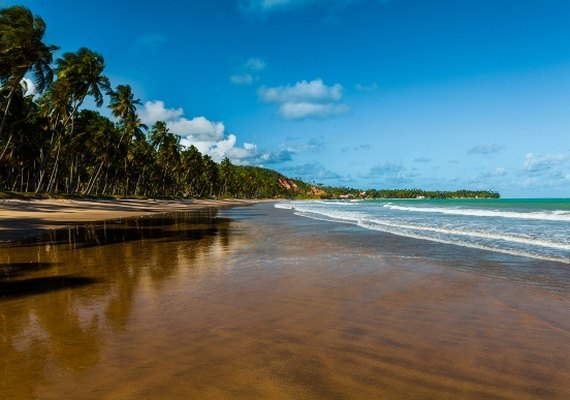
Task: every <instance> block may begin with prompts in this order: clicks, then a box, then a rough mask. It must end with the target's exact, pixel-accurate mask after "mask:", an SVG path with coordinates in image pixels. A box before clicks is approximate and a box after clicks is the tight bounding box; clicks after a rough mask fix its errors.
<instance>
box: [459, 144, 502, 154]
mask: <svg viewBox="0 0 570 400" xmlns="http://www.w3.org/2000/svg"><path fill="white" fill-rule="evenodd" d="M504 149H505V147H504V146H501V145H498V144H497V143H488V144H482V145H478V146H473V147H471V148H470V149H468V150H467V154H469V155H491V154H497V153H499V152H501V151H502V150H504Z"/></svg>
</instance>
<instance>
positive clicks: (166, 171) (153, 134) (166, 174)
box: [150, 121, 181, 192]
mask: <svg viewBox="0 0 570 400" xmlns="http://www.w3.org/2000/svg"><path fill="white" fill-rule="evenodd" d="M150 141H151V143H152V145H153V146H154V147H155V148H156V150H157V162H158V165H159V167H161V168H162V179H161V180H162V191H163V192H165V191H166V187H167V181H169V183H172V182H171V181H172V179H169V178H172V176H171V175H173V173H174V172H176V169H177V168H176V167H178V166H179V164H180V148H181V146H180V136H177V135H175V134H173V133H172V132H170V131H169V130H168V127H167V126H166V123H164V122H163V121H157V122H156V123H155V124H154V127H153V129H152V130H151V131H150Z"/></svg>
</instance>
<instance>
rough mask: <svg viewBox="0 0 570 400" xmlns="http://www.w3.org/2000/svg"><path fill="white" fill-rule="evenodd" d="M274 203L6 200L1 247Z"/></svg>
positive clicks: (1, 207)
mask: <svg viewBox="0 0 570 400" xmlns="http://www.w3.org/2000/svg"><path fill="white" fill-rule="evenodd" d="M270 201H274V200H269V199H223V200H218V199H191V200H155V199H148V200H139V199H118V200H98V199H97V200H92V199H89V200H75V199H73V200H72V199H32V200H20V199H3V200H0V244H2V243H11V242H15V241H18V240H21V239H25V238H27V237H30V236H34V235H37V234H40V233H42V232H44V231H47V230H52V229H59V228H63V227H66V226H71V225H76V224H83V223H89V222H97V221H105V220H112V219H123V218H133V217H143V216H149V215H153V214H162V213H170V212H188V211H198V210H202V209H206V208H222V207H224V208H225V207H236V206H244V205H251V204H255V203H261V202H270Z"/></svg>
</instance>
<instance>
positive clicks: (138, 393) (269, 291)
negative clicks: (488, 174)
mask: <svg viewBox="0 0 570 400" xmlns="http://www.w3.org/2000/svg"><path fill="white" fill-rule="evenodd" d="M567 275H568V274H567V273H566V272H565V270H564V269H562V268H561V267H560V265H558V264H556V263H546V262H535V261H533V260H531V261H528V260H527V261H521V259H519V258H516V257H512V258H510V256H505V255H500V258H497V255H496V254H494V253H485V252H480V251H477V250H474V249H459V250H458V248H457V246H448V245H443V244H439V243H431V242H424V241H420V240H414V239H408V238H401V237H398V236H392V235H388V234H384V233H380V232H371V231H366V230H363V229H360V228H358V227H354V226H347V225H337V224H334V223H330V222H322V221H313V220H309V219H304V218H301V217H297V216H295V215H293V213H292V212H291V211H289V210H278V209H274V208H273V205H271V204H261V205H256V206H253V207H239V208H234V209H230V210H222V211H220V212H216V211H213V210H210V211H207V212H200V213H193V214H184V213H182V214H174V215H164V216H160V217H155V218H138V219H132V220H123V221H110V222H108V223H105V224H100V225H88V226H85V227H83V228H74V229H69V230H65V231H60V232H58V233H56V234H52V235H49V236H48V237H44V238H42V242H41V243H39V244H38V243H34V242H33V241H30V242H28V243H23V244H22V245H21V246H17V247H9V248H8V247H3V248H0V295H1V296H2V298H1V299H0V338H1V340H0V354H1V355H2V357H1V358H0V398H6V399H26V398H41V399H60V398H77V399H101V398H103V399H155V398H161V399H177V398H214V399H215V398H232V399H234V398H237V399H239V398H244V399H246V398H247V399H250V398H271V399H298V398H315V399H317V398H319V399H335V398H339V399H341V398H342V399H351V398H354V399H367V398H389V399H410V398H421V399H457V398H462V399H489V398H493V399H544V398H549V399H566V398H570V387H569V386H570V385H568V384H567V382H569V381H570V318H569V317H570V311H569V310H570V308H569V305H570V302H569V301H568V300H569V295H568V292H567V291H566V288H567V287H568V281H569V279H568V276H567Z"/></svg>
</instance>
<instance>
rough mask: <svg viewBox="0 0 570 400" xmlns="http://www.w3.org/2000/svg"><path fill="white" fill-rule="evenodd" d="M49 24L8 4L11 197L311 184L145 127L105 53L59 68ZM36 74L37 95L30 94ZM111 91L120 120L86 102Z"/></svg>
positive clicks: (3, 66)
mask: <svg viewBox="0 0 570 400" xmlns="http://www.w3.org/2000/svg"><path fill="white" fill-rule="evenodd" d="M45 29H46V25H45V23H44V21H43V20H42V19H41V18H40V17H38V16H34V15H33V14H32V12H31V11H30V10H29V9H27V8H26V7H21V6H16V7H10V8H4V9H1V10H0V83H1V85H2V86H1V88H0V107H1V110H2V111H1V116H2V120H1V123H0V191H2V192H4V193H5V194H4V195H3V196H12V197H14V196H19V197H22V196H23V197H28V196H29V195H27V196H26V195H23V194H20V195H17V194H16V192H21V193H30V192H31V193H35V194H36V196H37V195H40V194H41V193H51V194H53V195H61V194H64V195H68V196H90V195H97V196H117V195H119V196H131V197H132V196H137V195H140V196H152V197H158V196H161V197H212V196H216V197H276V196H287V197H291V196H294V195H295V194H297V192H298V190H300V189H299V188H303V189H304V188H305V186H306V185H304V184H302V183H301V182H298V183H294V181H291V180H287V179H286V178H284V177H282V176H281V175H279V174H278V173H276V172H274V171H269V170H264V169H261V168H253V167H240V166H235V165H232V163H231V162H230V160H229V159H227V158H226V159H225V160H223V161H222V162H221V163H219V164H218V163H216V162H214V161H213V160H212V158H211V157H210V156H208V155H202V154H201V153H200V152H199V151H198V149H197V148H196V147H194V146H191V147H189V148H186V149H183V148H182V146H181V145H180V138H179V137H178V136H176V135H175V134H173V133H172V132H170V131H169V129H168V127H167V125H166V123H164V122H162V121H158V122H157V123H156V124H155V125H154V126H152V127H147V126H145V125H144V124H142V122H141V121H140V119H139V117H138V115H137V110H136V106H137V105H140V104H141V101H140V100H139V99H137V98H136V97H135V95H134V94H133V92H132V90H131V87H130V86H128V85H118V86H117V87H116V88H115V89H112V87H111V83H110V82H109V79H108V78H107V77H106V76H105V75H104V74H103V72H104V68H105V62H104V59H103V56H102V55H100V54H98V53H96V52H94V51H92V50H90V49H86V48H81V49H79V50H78V51H77V52H67V53H64V54H63V55H62V57H61V58H59V59H57V60H55V68H53V69H52V61H53V59H52V54H53V52H54V51H55V50H57V47H56V46H51V45H47V44H45V43H43V41H42V40H43V36H44V33H45ZM26 76H32V77H33V83H34V86H35V89H36V90H37V95H36V96H33V95H26V88H25V82H26V81H25V80H24V78H25V77H26ZM54 76H55V78H56V79H55V80H54ZM105 96H108V99H109V102H108V103H109V108H110V109H111V112H112V114H113V116H114V117H115V118H116V120H117V122H113V121H111V120H110V119H109V118H107V117H105V116H103V115H101V114H100V113H99V112H97V111H94V110H88V109H85V108H83V107H82V106H83V104H84V102H85V100H86V99H87V98H88V97H90V98H91V99H92V100H93V101H94V103H95V105H96V106H97V107H101V106H102V105H103V103H104V99H105ZM287 182H289V183H287ZM291 183H293V184H291Z"/></svg>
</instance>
